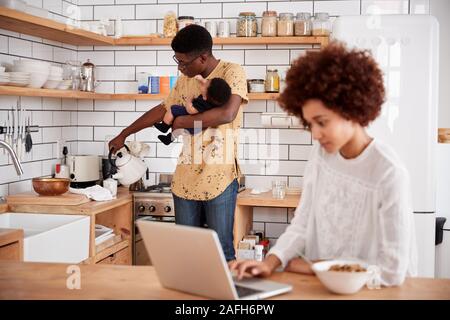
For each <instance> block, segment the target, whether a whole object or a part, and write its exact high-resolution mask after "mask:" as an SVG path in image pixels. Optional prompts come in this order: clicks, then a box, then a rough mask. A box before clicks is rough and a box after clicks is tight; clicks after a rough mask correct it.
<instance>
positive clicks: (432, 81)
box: [332, 15, 439, 277]
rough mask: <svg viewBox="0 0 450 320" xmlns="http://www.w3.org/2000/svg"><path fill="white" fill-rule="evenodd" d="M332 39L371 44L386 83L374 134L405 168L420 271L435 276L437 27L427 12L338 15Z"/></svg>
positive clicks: (364, 45) (356, 44) (355, 44)
mask: <svg viewBox="0 0 450 320" xmlns="http://www.w3.org/2000/svg"><path fill="white" fill-rule="evenodd" d="M332 38H333V39H337V40H340V41H344V42H346V43H347V45H348V46H349V47H358V48H364V49H370V50H371V52H372V54H373V56H374V57H375V59H376V60H377V62H378V63H379V65H380V67H381V69H382V71H383V74H384V83H385V88H386V102H385V103H384V105H383V108H382V114H381V115H380V117H378V118H377V119H376V120H375V121H374V122H373V123H372V124H371V125H370V126H369V133H370V134H371V135H372V136H375V137H377V138H379V139H380V140H383V141H384V142H385V143H388V144H390V145H391V146H392V147H393V148H394V149H395V151H396V152H397V153H398V154H399V156H400V158H401V159H402V160H403V162H404V163H405V164H406V167H407V168H408V170H409V174H410V178H411V184H412V195H413V208H414V217H415V227H416V238H417V248H418V258H419V264H418V266H419V268H418V273H419V276H422V277H434V273H435V223H436V222H435V217H436V160H437V112H438V80H439V78H438V58H439V57H438V55H439V26H438V22H437V20H436V19H435V18H434V17H432V16H429V15H376V16H341V17H338V18H337V19H336V20H335V21H334V23H333V30H332Z"/></svg>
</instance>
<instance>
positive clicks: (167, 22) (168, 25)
mask: <svg viewBox="0 0 450 320" xmlns="http://www.w3.org/2000/svg"><path fill="white" fill-rule="evenodd" d="M177 32H178V27H177V16H176V15H175V13H174V12H173V11H169V12H168V13H167V14H166V15H165V16H164V26H163V34H164V37H165V38H173V37H175V35H176V34H177Z"/></svg>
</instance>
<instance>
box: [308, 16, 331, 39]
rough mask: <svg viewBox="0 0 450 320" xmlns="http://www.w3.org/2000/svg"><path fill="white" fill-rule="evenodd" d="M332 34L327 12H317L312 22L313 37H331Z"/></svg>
mask: <svg viewBox="0 0 450 320" xmlns="http://www.w3.org/2000/svg"><path fill="white" fill-rule="evenodd" d="M330 33H331V21H330V18H329V16H328V13H326V12H317V13H316V15H315V16H314V20H313V22H312V35H313V36H329V35H330Z"/></svg>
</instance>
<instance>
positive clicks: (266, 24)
mask: <svg viewBox="0 0 450 320" xmlns="http://www.w3.org/2000/svg"><path fill="white" fill-rule="evenodd" d="M261 34H262V36H263V37H276V36H277V12H276V11H264V12H263V17H262V23H261Z"/></svg>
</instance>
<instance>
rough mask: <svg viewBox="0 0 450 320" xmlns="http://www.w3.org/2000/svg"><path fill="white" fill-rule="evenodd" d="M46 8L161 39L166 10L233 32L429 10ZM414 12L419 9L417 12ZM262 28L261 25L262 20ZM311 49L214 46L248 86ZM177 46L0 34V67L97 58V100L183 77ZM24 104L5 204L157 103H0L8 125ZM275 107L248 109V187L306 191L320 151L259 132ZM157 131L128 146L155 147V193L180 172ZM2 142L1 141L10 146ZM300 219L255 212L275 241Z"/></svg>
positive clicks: (179, 2)
mask: <svg viewBox="0 0 450 320" xmlns="http://www.w3.org/2000/svg"><path fill="white" fill-rule="evenodd" d="M27 2H28V3H30V4H32V5H35V6H39V7H43V8H45V9H47V10H49V12H50V17H51V18H53V19H55V20H57V21H61V22H64V21H68V18H72V19H76V18H77V17H79V18H80V19H81V20H82V22H88V21H92V20H98V19H101V18H110V19H115V18H118V17H120V18H122V20H123V31H124V34H125V35H140V34H148V33H155V32H162V24H163V17H164V14H165V13H166V12H167V11H174V12H175V13H176V14H177V15H193V16H195V18H196V19H199V20H202V21H204V20H209V19H211V20H215V21H217V20H228V21H229V22H230V27H231V32H232V33H235V22H236V17H237V15H238V14H239V12H241V11H254V12H256V14H257V16H258V18H259V19H260V18H261V15H262V11H264V10H277V11H278V12H293V13H296V12H299V11H306V12H310V13H312V14H313V13H314V12H321V11H325V12H329V14H330V15H331V16H332V17H336V16H339V15H348V14H364V13H367V12H371V11H372V12H373V10H379V12H380V13H389V14H391V13H400V14H409V13H410V11H411V14H414V13H425V14H427V13H428V11H429V4H428V1H418V0H415V1H413V0H411V1H408V0H393V1H367V0H343V1H254V2H252V1H234V0H233V1H216V0H202V1H200V0H153V1H152V0H78V1H76V0H73V1H67V0H63V1H61V0H37V1H31V0H27ZM410 4H414V6H413V7H412V9H411V10H410ZM259 21H260V20H259ZM310 48H311V46H304V45H300V46H298V45H297V46H286V45H285V46H280V45H271V46H266V45H258V46H251V45H246V46H237V45H229V46H227V45H223V46H221V45H220V46H214V54H215V55H216V57H218V58H220V59H224V60H228V61H232V62H236V63H239V64H241V65H243V66H244V68H245V70H246V73H247V77H248V78H263V77H264V76H265V73H266V70H267V69H268V68H278V69H279V70H286V69H287V68H288V67H289V64H290V62H291V61H293V60H294V59H295V58H297V57H298V56H299V55H302V54H304V52H305V50H306V49H310ZM172 55H173V52H172V50H171V48H170V46H137V47H135V46H128V47H107V46H95V47H90V46H82V47H81V46H80V47H76V46H71V45H67V44H62V43H58V42H54V41H49V40H45V39H40V38H36V37H30V36H27V35H22V34H18V33H15V32H11V31H7V30H1V29H0V63H1V64H2V65H7V64H11V63H12V61H13V60H15V59H37V60H45V61H49V62H53V63H55V64H62V63H64V62H65V61H67V60H74V59H76V60H79V61H82V62H84V61H86V60H87V59H90V60H91V62H93V63H94V64H95V65H96V67H97V78H98V80H100V81H101V82H102V83H101V85H100V86H99V87H98V89H97V92H113V93H126V92H135V91H136V90H137V85H136V74H137V73H139V72H143V71H145V72H150V73H152V74H155V75H176V74H177V68H176V65H175V63H174V61H173V59H172ZM17 100H19V101H20V102H21V104H22V106H24V107H25V108H26V109H27V110H30V112H31V114H32V123H33V125H37V126H39V132H37V133H33V134H32V137H33V141H34V146H33V149H32V152H31V154H28V155H26V157H25V159H24V171H25V173H24V175H23V176H21V177H18V176H17V175H16V171H15V170H14V167H13V166H12V164H11V161H10V160H9V159H8V157H7V156H6V155H4V153H3V150H0V195H7V194H12V193H16V192H23V191H29V190H31V180H30V179H31V178H33V177H36V176H43V175H51V174H52V167H53V166H54V164H55V163H57V162H58V161H59V158H60V156H61V150H62V146H63V145H64V144H65V145H67V146H68V147H69V152H70V153H72V154H97V155H101V156H105V155H106V154H107V148H106V144H105V140H109V139H111V138H112V137H114V136H115V135H116V134H118V133H119V132H120V131H121V130H122V129H123V128H124V127H126V126H127V125H129V124H130V123H131V122H132V121H134V120H135V119H137V118H138V117H139V116H140V115H142V114H143V113H144V112H145V111H147V110H149V109H150V108H152V107H154V106H156V105H157V104H158V102H157V101H101V100H98V101H92V100H78V101H77V100H72V99H54V98H31V97H9V96H0V124H2V125H3V122H4V121H5V119H6V116H7V110H10V108H11V106H13V105H15V104H16V101H17ZM277 111H280V108H279V107H278V106H277V105H276V103H275V102H273V101H252V102H250V103H249V105H248V106H246V107H245V109H244V117H243V129H242V130H241V136H240V141H241V145H240V159H241V160H240V161H241V165H242V169H243V172H244V173H245V174H246V176H247V179H246V183H247V186H248V187H250V188H252V187H258V188H263V187H266V188H268V187H270V185H271V181H272V180H273V179H280V180H284V181H286V182H287V183H288V184H289V185H290V186H292V187H299V186H301V183H302V176H303V173H304V170H305V165H306V160H307V159H308V155H309V152H310V149H311V146H312V139H311V135H310V134H309V133H308V132H305V131H304V130H300V129H265V128H263V127H262V125H261V113H262V112H277ZM158 134H159V133H158V132H157V130H156V129H154V128H148V129H144V130H143V131H141V132H139V133H137V134H135V135H132V136H130V137H129V139H131V140H133V139H135V140H138V141H144V142H147V143H148V144H149V145H150V150H151V151H150V156H149V157H147V158H146V159H145V160H146V163H147V164H148V166H149V168H150V171H151V174H150V179H149V181H147V182H146V183H147V184H153V183H156V182H157V179H158V173H164V172H172V171H173V170H174V169H175V166H176V158H177V154H178V153H179V152H180V150H181V144H180V143H173V144H172V145H170V146H164V145H163V144H162V143H160V142H159V140H158V139H157V135H158ZM2 138H3V137H2ZM290 219H292V212H291V211H289V212H288V210H287V209H269V208H255V210H254V221H255V223H254V229H257V230H263V231H265V233H266V235H267V236H269V237H270V238H271V239H272V240H275V239H276V238H277V237H278V236H279V235H280V234H281V233H282V232H283V231H284V229H285V228H286V226H287V225H288V223H289V221H290Z"/></svg>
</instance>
